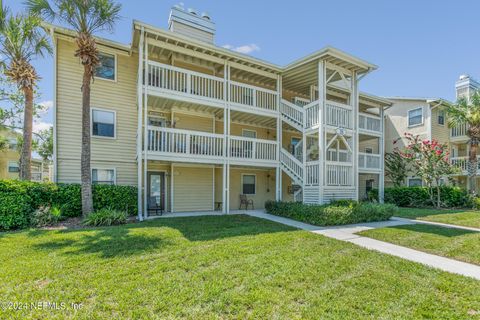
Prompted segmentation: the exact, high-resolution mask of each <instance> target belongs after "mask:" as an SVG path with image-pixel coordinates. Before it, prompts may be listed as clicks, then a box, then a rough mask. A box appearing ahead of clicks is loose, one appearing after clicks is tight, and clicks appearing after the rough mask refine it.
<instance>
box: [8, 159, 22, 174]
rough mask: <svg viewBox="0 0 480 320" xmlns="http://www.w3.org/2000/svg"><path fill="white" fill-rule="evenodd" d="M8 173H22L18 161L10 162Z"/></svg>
mask: <svg viewBox="0 0 480 320" xmlns="http://www.w3.org/2000/svg"><path fill="white" fill-rule="evenodd" d="M8 172H20V167H19V166H18V162H17V161H8Z"/></svg>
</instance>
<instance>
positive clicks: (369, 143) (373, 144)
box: [358, 138, 379, 154]
mask: <svg viewBox="0 0 480 320" xmlns="http://www.w3.org/2000/svg"><path fill="white" fill-rule="evenodd" d="M366 148H371V149H372V152H373V153H376V154H378V152H379V150H378V139H377V138H373V139H368V140H363V141H360V142H359V144H358V152H362V153H364V152H365V149H366Z"/></svg>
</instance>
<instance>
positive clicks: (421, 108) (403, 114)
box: [385, 97, 450, 186]
mask: <svg viewBox="0 0 480 320" xmlns="http://www.w3.org/2000/svg"><path fill="white" fill-rule="evenodd" d="M387 99H388V100H390V101H392V102H393V105H392V106H391V107H390V108H388V109H387V110H386V111H385V151H386V152H392V151H393V149H394V148H396V147H398V148H399V149H402V148H403V147H405V146H406V143H407V140H406V139H405V133H406V132H408V133H411V134H413V135H418V136H420V137H421V138H422V140H423V139H427V140H432V139H436V140H437V141H438V142H440V143H446V144H448V145H450V137H449V132H450V130H449V129H448V124H447V119H446V111H445V107H447V106H448V105H450V102H448V101H446V100H443V99H440V98H410V97H389V98H387ZM394 142H395V143H394ZM385 183H386V185H387V186H391V184H392V183H391V181H390V180H389V179H388V177H387V178H386V181H385ZM405 184H406V185H407V186H417V185H422V179H420V178H419V177H414V176H409V177H408V178H407V181H405Z"/></svg>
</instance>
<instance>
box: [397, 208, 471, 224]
mask: <svg viewBox="0 0 480 320" xmlns="http://www.w3.org/2000/svg"><path fill="white" fill-rule="evenodd" d="M396 215H397V216H398V217H402V218H408V219H418V220H424V221H433V222H441V223H447V224H453V225H459V226H465V227H473V228H480V211H479V210H466V209H455V210H453V209H417V208H399V212H398V213H397V214H396Z"/></svg>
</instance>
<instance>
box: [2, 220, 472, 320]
mask: <svg viewBox="0 0 480 320" xmlns="http://www.w3.org/2000/svg"><path fill="white" fill-rule="evenodd" d="M0 261H1V272H0V280H1V281H0V299H1V302H8V301H11V302H24V303H25V302H28V303H30V302H38V301H47V302H57V303H62V302H63V303H66V304H67V308H66V309H65V310H39V309H37V310H30V309H22V310H18V311H12V310H2V309H1V308H0V319H6V318H7V319H10V318H14V319H15V318H17V319H46V318H48V319H55V318H56V319H69V318H75V319H112V318H128V319H165V318H168V319H174V318H178V319H205V318H206V319H219V318H220V319H244V318H259V319H271V318H279V319H300V318H310V319H320V318H322V319H348V318H350V319H372V318H381V319H414V318H415V319H418V318H429V319H432V318H436V319H475V317H476V318H480V299H478V297H479V296H480V281H476V280H473V279H469V278H466V277H462V276H458V275H453V274H448V273H445V272H441V271H438V270H435V269H431V268H428V267H425V266H422V265H420V264H416V263H413V262H409V261H406V260H402V259H400V258H396V257H392V256H388V255H383V254H380V253H377V252H374V251H369V250H366V249H362V248H360V247H357V246H355V245H353V244H349V243H345V242H340V241H337V240H333V239H329V238H326V237H323V236H320V235H316V234H312V233H309V232H306V231H299V230H296V229H292V228H290V227H286V226H283V225H279V224H275V223H273V222H269V221H266V220H261V219H255V218H251V217H248V216H241V215H238V216H237V215H235V216H217V217H213V216H210V217H193V218H169V219H157V220H154V221H148V222H145V223H141V224H140V223H137V224H127V225H122V226H115V227H108V228H91V229H82V230H67V231H59V230H53V231H52V230H48V231H47V230H30V231H21V232H13V233H0ZM72 302H73V303H79V304H81V305H82V307H81V308H80V309H79V310H77V311H74V310H72V309H71V308H70V307H69V305H70V303H72ZM1 306H2V305H0V307H1Z"/></svg>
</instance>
